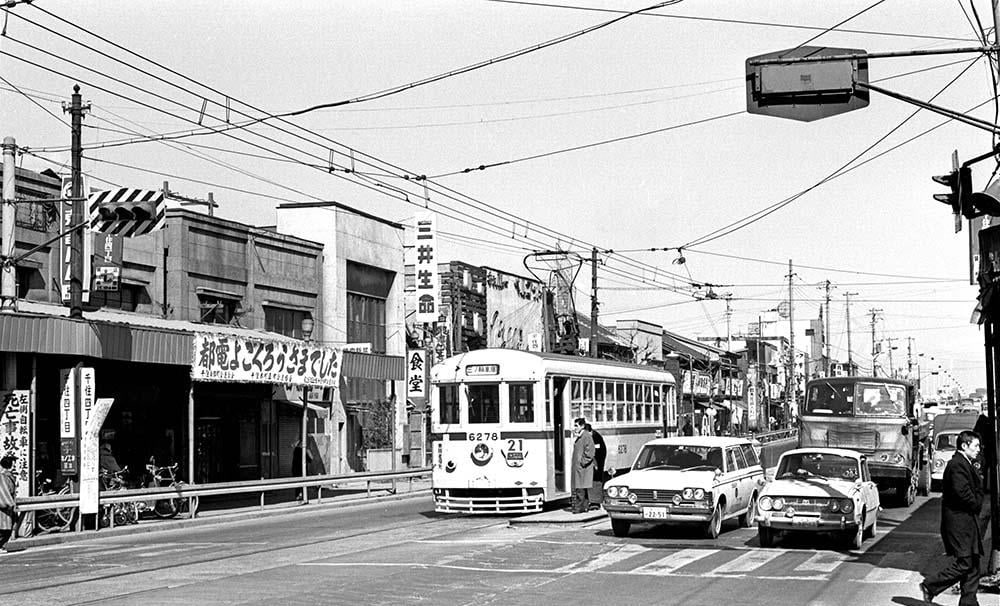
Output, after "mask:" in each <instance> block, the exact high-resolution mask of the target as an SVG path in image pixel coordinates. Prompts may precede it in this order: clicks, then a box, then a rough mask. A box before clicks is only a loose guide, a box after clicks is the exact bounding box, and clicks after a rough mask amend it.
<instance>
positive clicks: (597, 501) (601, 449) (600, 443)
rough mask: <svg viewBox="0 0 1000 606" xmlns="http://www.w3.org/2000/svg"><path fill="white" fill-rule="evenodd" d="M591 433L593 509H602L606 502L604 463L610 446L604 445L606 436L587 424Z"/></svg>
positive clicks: (591, 497) (591, 498)
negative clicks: (592, 443)
mask: <svg viewBox="0 0 1000 606" xmlns="http://www.w3.org/2000/svg"><path fill="white" fill-rule="evenodd" d="M585 427H586V429H587V431H588V432H590V439H592V440H593V441H594V488H593V490H594V491H593V493H592V494H591V495H590V500H591V503H590V505H591V507H598V508H599V507H600V506H601V502H603V501H604V463H605V461H607V459H608V445H607V444H605V443H604V436H602V435H601V434H600V432H598V431H597V430H596V429H594V428H593V427H591V426H590V423H587V425H586V426H585Z"/></svg>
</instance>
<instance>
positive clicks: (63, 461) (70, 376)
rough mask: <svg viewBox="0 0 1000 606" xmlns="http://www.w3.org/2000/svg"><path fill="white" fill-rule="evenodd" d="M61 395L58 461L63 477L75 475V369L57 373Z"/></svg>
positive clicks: (65, 369)
mask: <svg viewBox="0 0 1000 606" xmlns="http://www.w3.org/2000/svg"><path fill="white" fill-rule="evenodd" d="M59 382H60V383H61V384H62V393H61V395H60V397H59V461H60V471H61V472H62V474H63V475H64V476H75V475H76V473H77V468H78V466H77V457H76V395H77V391H76V369H75V368H64V369H62V370H60V371H59Z"/></svg>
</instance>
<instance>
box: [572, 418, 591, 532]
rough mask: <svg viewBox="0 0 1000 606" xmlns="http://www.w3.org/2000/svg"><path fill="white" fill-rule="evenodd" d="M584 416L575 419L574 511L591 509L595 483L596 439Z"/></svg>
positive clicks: (579, 511)
mask: <svg viewBox="0 0 1000 606" xmlns="http://www.w3.org/2000/svg"><path fill="white" fill-rule="evenodd" d="M586 424H587V422H586V421H585V420H583V419H582V418H579V419H575V420H574V421H573V433H574V434H575V435H576V441H574V442H573V478H572V484H571V486H572V487H573V513H585V512H586V511H587V510H589V509H590V491H591V488H592V486H593V484H594V440H593V439H592V438H591V437H590V432H589V431H587V429H586Z"/></svg>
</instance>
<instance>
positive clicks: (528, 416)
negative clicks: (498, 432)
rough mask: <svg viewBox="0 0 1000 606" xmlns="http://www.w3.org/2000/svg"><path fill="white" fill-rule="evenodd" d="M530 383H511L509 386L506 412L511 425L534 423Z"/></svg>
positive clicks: (533, 405)
mask: <svg viewBox="0 0 1000 606" xmlns="http://www.w3.org/2000/svg"><path fill="white" fill-rule="evenodd" d="M532 393H533V392H532V385H531V384H530V383H512V384H511V385H510V390H509V396H510V401H509V403H508V408H509V409H508V412H509V413H510V422H511V423H534V422H535V403H534V397H533V395H532Z"/></svg>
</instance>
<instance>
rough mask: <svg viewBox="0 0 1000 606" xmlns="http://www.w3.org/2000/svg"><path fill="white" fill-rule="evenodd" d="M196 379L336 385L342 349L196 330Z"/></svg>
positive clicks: (194, 376)
mask: <svg viewBox="0 0 1000 606" xmlns="http://www.w3.org/2000/svg"><path fill="white" fill-rule="evenodd" d="M192 346H193V348H194V363H193V364H192V365H191V379H192V380H194V381H225V382H228V383H273V384H288V385H322V386H325V387H336V386H337V382H338V381H339V379H340V361H341V351H340V350H337V349H334V348H332V347H323V346H321V345H313V344H306V343H303V342H298V341H270V340H265V339H253V338H249V337H241V336H235V335H224V334H216V333H195V335H194V338H193V339H192Z"/></svg>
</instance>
